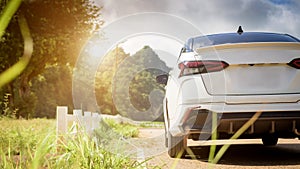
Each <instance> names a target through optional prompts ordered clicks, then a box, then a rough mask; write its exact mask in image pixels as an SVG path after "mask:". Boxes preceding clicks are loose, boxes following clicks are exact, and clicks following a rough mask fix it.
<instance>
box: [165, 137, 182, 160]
mask: <svg viewBox="0 0 300 169" xmlns="http://www.w3.org/2000/svg"><path fill="white" fill-rule="evenodd" d="M184 139H185V137H184V136H179V137H173V136H172V135H171V134H170V133H169V132H168V138H167V141H168V154H169V156H170V157H172V158H181V157H184V156H185V154H186V152H185V147H186V145H185V144H186V142H185V140H184Z"/></svg>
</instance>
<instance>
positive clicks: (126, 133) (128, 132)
mask: <svg viewBox="0 0 300 169" xmlns="http://www.w3.org/2000/svg"><path fill="white" fill-rule="evenodd" d="M104 122H105V123H106V124H107V125H108V126H109V127H111V128H112V129H113V130H114V131H115V132H116V133H118V134H120V135H122V136H123V137H126V138H131V137H137V136H138V135H139V129H138V127H137V126H136V125H132V124H129V123H123V124H119V123H117V122H116V121H114V120H112V119H105V120H104Z"/></svg>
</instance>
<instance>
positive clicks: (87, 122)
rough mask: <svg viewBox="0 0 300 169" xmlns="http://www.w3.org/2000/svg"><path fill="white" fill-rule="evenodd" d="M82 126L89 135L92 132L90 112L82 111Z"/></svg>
mask: <svg viewBox="0 0 300 169" xmlns="http://www.w3.org/2000/svg"><path fill="white" fill-rule="evenodd" d="M83 120H84V128H85V131H86V132H87V133H88V134H89V135H90V134H92V113H91V112H84V117H83Z"/></svg>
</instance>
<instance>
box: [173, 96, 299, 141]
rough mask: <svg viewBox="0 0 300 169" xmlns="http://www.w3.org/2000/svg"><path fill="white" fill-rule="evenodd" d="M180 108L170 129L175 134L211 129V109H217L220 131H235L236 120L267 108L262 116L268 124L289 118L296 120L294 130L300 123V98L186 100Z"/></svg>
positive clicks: (292, 128) (208, 130)
mask: <svg viewBox="0 0 300 169" xmlns="http://www.w3.org/2000/svg"><path fill="white" fill-rule="evenodd" d="M178 111H179V112H178V116H177V117H178V118H177V119H172V120H171V121H170V128H169V131H170V133H171V134H172V135H173V136H182V135H187V134H189V133H193V132H195V133H199V132H200V131H201V132H202V133H211V113H210V112H215V113H217V120H218V124H219V127H220V131H222V130H224V131H225V130H226V132H228V133H230V132H232V133H233V132H234V130H232V125H233V123H240V124H243V123H245V122H246V121H247V120H249V119H250V118H251V117H252V116H253V115H254V113H255V112H258V111H261V112H263V113H262V115H261V116H260V118H259V119H258V121H260V123H261V122H262V123H261V124H260V125H263V124H264V123H265V124H266V125H271V128H272V125H273V123H276V122H277V123H278V122H279V121H280V122H282V121H288V122H289V123H295V124H289V125H291V127H290V128H291V129H290V130H291V131H292V130H294V129H295V128H297V125H298V123H300V103H299V102H296V103H276V104H272V103H269V104H226V103H210V104H182V105H180V106H179V108H178ZM295 120H296V121H295ZM272 121H273V122H272ZM294 121H295V122H294ZM269 123H270V124H269ZM292 125H294V126H292ZM228 126H229V127H228ZM235 126H237V125H235ZM230 127H231V128H230ZM299 127H300V126H299ZM233 128H234V127H233ZM218 130H219V128H218Z"/></svg>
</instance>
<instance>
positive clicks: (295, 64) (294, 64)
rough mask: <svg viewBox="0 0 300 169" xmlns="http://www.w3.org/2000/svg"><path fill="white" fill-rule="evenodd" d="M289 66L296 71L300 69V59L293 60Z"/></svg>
mask: <svg viewBox="0 0 300 169" xmlns="http://www.w3.org/2000/svg"><path fill="white" fill-rule="evenodd" d="M288 65H290V66H292V67H294V68H296V69H300V58H297V59H294V60H292V61H291V62H290V63H288Z"/></svg>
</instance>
